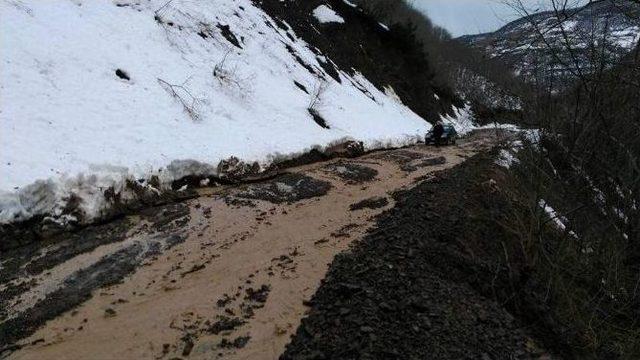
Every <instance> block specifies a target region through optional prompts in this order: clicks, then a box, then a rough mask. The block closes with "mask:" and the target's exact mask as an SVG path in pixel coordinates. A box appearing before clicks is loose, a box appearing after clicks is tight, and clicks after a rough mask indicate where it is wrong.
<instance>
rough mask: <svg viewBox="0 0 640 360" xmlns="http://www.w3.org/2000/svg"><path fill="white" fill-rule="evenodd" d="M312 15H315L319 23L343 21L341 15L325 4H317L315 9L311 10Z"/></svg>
mask: <svg viewBox="0 0 640 360" xmlns="http://www.w3.org/2000/svg"><path fill="white" fill-rule="evenodd" d="M313 16H315V17H316V19H318V21H319V22H320V23H321V24H326V23H340V24H343V23H344V19H343V18H342V16H340V15H338V14H337V13H336V12H335V11H333V9H331V8H330V7H328V6H327V5H320V6H318V7H317V8H316V9H315V10H313Z"/></svg>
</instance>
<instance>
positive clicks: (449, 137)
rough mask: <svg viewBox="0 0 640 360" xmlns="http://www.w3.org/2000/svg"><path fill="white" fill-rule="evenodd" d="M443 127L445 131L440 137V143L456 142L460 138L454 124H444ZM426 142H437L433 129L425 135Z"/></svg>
mask: <svg viewBox="0 0 640 360" xmlns="http://www.w3.org/2000/svg"><path fill="white" fill-rule="evenodd" d="M443 128H444V132H443V133H442V136H441V137H440V144H442V145H447V144H451V145H453V144H455V143H456V140H458V132H457V131H456V129H455V128H454V127H453V125H450V124H445V125H443ZM424 142H425V143H426V144H427V145H428V144H435V143H436V139H435V138H434V137H433V130H431V131H429V132H428V133H427V136H426V137H425V139H424Z"/></svg>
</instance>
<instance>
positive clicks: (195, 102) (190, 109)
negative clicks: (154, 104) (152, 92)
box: [158, 78, 201, 121]
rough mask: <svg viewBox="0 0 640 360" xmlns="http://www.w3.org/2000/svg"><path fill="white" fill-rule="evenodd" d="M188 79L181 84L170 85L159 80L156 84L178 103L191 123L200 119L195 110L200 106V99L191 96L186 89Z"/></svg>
mask: <svg viewBox="0 0 640 360" xmlns="http://www.w3.org/2000/svg"><path fill="white" fill-rule="evenodd" d="M190 79H191V78H188V79H187V80H185V81H184V82H183V83H182V84H171V83H169V82H167V81H165V80H163V79H160V78H158V82H159V83H160V86H162V88H163V89H164V90H165V91H166V92H167V93H169V95H171V96H172V97H173V98H174V99H176V100H178V102H180V104H181V105H182V107H183V109H184V111H185V112H186V113H187V115H189V117H190V118H191V119H192V120H193V121H199V120H201V117H200V114H199V113H198V111H197V108H198V106H199V104H200V99H198V98H196V97H195V96H193V94H191V91H189V89H188V88H187V87H186V85H187V83H188V82H189V80H190Z"/></svg>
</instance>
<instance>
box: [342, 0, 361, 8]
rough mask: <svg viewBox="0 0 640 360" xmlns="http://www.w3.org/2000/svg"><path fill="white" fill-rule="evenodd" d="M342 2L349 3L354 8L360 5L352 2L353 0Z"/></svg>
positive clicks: (343, 0)
mask: <svg viewBox="0 0 640 360" xmlns="http://www.w3.org/2000/svg"><path fill="white" fill-rule="evenodd" d="M342 2H344V3H345V4H347V5H349V6H351V7H352V8H357V7H358V5H356V4H354V3H352V2H351V1H349V0H342Z"/></svg>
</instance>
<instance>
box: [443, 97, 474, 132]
mask: <svg viewBox="0 0 640 360" xmlns="http://www.w3.org/2000/svg"><path fill="white" fill-rule="evenodd" d="M435 96H437V95H435ZM453 109H454V113H455V116H450V115H442V116H441V120H442V122H443V123H445V124H451V125H453V127H454V128H455V129H456V131H457V132H458V134H460V135H461V136H464V135H466V134H468V133H470V132H471V131H473V130H476V129H477V128H478V126H476V125H475V118H474V117H473V112H472V111H471V105H469V104H466V105H465V107H463V108H456V107H454V108H453Z"/></svg>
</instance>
